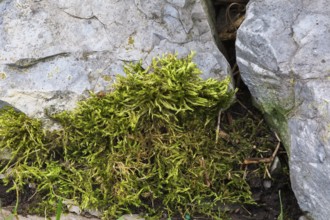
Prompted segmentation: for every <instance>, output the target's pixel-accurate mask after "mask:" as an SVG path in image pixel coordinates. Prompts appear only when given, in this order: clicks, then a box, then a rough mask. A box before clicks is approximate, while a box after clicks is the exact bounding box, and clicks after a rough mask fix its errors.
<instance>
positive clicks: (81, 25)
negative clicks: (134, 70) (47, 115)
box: [0, 0, 229, 117]
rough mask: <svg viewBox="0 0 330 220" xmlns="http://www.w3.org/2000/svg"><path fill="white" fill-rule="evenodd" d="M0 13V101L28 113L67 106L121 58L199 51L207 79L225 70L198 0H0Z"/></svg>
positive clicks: (104, 78) (116, 69) (102, 84)
mask: <svg viewBox="0 0 330 220" xmlns="http://www.w3.org/2000/svg"><path fill="white" fill-rule="evenodd" d="M0 13H1V16H0V51H1V52H0V104H1V103H3V102H6V103H7V104H9V105H12V106H14V107H16V108H17V109H19V110H21V111H23V112H25V113H27V114H28V115H30V116H37V117H43V116H44V108H48V109H49V110H57V111H58V110H62V109H70V108H72V107H73V106H75V103H76V102H77V100H79V99H80V98H81V97H85V96H87V95H88V94H89V91H94V92H98V91H101V90H108V89H109V85H111V82H113V81H114V80H115V74H123V68H122V67H123V65H124V63H126V62H131V61H133V62H134V61H138V60H140V59H142V60H143V61H144V65H145V66H147V65H148V63H150V61H151V59H152V58H153V57H155V56H157V55H161V54H163V53H168V52H172V53H173V52H177V53H178V54H179V55H180V56H185V55H187V54H189V53H190V51H191V50H193V51H196V52H197V55H196V57H195V61H196V62H197V64H198V65H199V67H200V68H201V69H202V71H203V72H204V77H205V78H208V77H218V78H223V77H224V76H227V74H228V72H229V65H228V63H227V61H226V59H225V58H224V56H223V55H222V54H221V53H220V52H219V50H218V49H217V46H216V43H215V40H214V38H213V35H214V31H213V26H212V24H211V23H210V22H209V21H210V20H211V18H210V16H208V7H207V5H206V1H203V0H167V1H164V0H152V1H145V0H143V1H142V0H121V1H118V0H109V1H103V0H95V1H86V0H70V1H66V0H58V1H51V0H20V1H12V0H2V1H0Z"/></svg>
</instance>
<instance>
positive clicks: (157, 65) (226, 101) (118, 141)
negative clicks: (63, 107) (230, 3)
mask: <svg viewBox="0 0 330 220" xmlns="http://www.w3.org/2000/svg"><path fill="white" fill-rule="evenodd" d="M125 72H126V76H125V77H123V76H118V78H117V82H116V83H115V84H114V87H113V88H114V90H113V91H112V92H109V93H107V94H105V95H102V96H98V95H92V97H91V98H89V99H87V100H85V101H82V102H80V103H79V106H78V107H77V108H76V109H75V110H73V111H70V112H68V111H66V112H62V113H59V114H57V115H52V116H51V117H52V118H53V119H54V120H56V121H58V123H60V124H61V125H62V129H61V130H57V131H45V130H44V129H43V128H42V123H41V122H40V121H38V120H37V119H30V118H28V117H26V116H25V115H24V114H23V113H19V112H15V111H14V110H13V109H4V110H2V112H1V114H0V136H1V139H0V149H1V150H10V151H11V152H12V156H11V159H10V160H2V161H1V169H2V171H1V173H2V174H5V176H6V178H5V181H6V182H7V183H11V182H13V183H14V184H13V186H12V188H11V189H12V190H16V191H17V192H18V194H19V193H22V192H23V191H24V189H26V187H27V185H29V184H30V185H33V186H34V187H35V189H34V190H35V194H34V196H33V197H34V200H35V201H36V202H37V203H36V205H35V208H36V209H34V210H35V211H39V212H40V213H44V212H45V211H44V209H45V208H48V213H49V212H50V213H51V214H53V213H54V209H55V208H56V203H57V202H58V201H60V200H63V202H64V203H70V204H75V205H78V206H79V207H81V208H82V209H98V210H100V211H102V213H103V216H104V218H105V219H112V218H115V217H118V216H120V215H122V214H125V213H132V212H134V213H143V214H147V215H148V216H149V217H150V218H152V217H154V218H155V219H159V218H160V217H161V216H164V215H166V216H168V217H170V216H176V215H180V216H185V215H186V214H189V215H192V216H194V215H200V214H202V215H206V216H210V217H213V218H214V219H221V217H222V216H223V212H222V210H221V209H220V207H221V205H223V204H233V203H252V202H253V201H252V199H251V194H250V191H249V187H248V185H247V183H246V182H245V179H244V178H243V172H242V171H241V170H239V169H238V168H239V166H238V163H239V161H240V160H241V159H242V158H241V156H242V152H243V151H244V149H241V150H240V149H237V148H234V147H228V146H229V145H228V140H223V139H220V140H219V141H218V142H217V143H216V142H215V140H216V132H215V131H216V129H215V128H216V126H217V117H218V112H219V110H221V109H226V108H227V107H228V106H229V105H230V103H231V102H232V100H233V96H234V91H232V90H230V89H229V79H226V80H224V81H221V82H219V81H217V80H214V79H208V80H206V81H205V80H202V79H201V78H200V77H199V75H200V70H199V69H198V68H197V67H196V65H195V64H194V63H193V62H192V55H190V56H188V57H186V58H183V59H178V58H177V57H176V56H174V55H166V56H163V57H162V58H159V59H154V60H153V61H152V64H151V66H150V67H149V68H147V69H143V68H142V65H141V63H138V64H130V65H128V66H126V67H125Z"/></svg>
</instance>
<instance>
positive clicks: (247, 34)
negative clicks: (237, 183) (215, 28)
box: [236, 0, 330, 220]
mask: <svg viewBox="0 0 330 220" xmlns="http://www.w3.org/2000/svg"><path fill="white" fill-rule="evenodd" d="M329 13H330V7H329V2H328V1H327V0H292V1H286V0H278V1H273V0H251V1H250V3H249V5H248V8H247V15H246V20H245V21H244V22H243V24H242V26H241V27H240V29H239V31H238V39H237V41H236V50H237V63H238V65H239V68H240V70H241V75H242V78H243V80H244V82H245V83H246V85H247V86H248V88H249V90H250V91H251V94H252V96H253V97H254V99H255V102H256V105H257V106H259V107H260V109H261V110H262V111H263V112H264V113H265V115H266V117H267V119H268V121H269V122H270V123H271V124H272V125H273V127H274V128H275V129H276V130H277V131H278V132H279V133H280V136H281V138H282V141H283V142H284V144H285V146H286V148H287V150H288V152H289V154H290V155H289V157H290V175H291V182H292V188H293V191H294V192H295V195H296V197H297V200H298V203H299V205H300V206H301V208H302V210H304V211H306V212H308V213H309V215H310V216H311V217H312V218H314V219H316V220H327V219H329V216H330V169H329V168H330V142H329V141H330V139H329V138H330V105H329V104H330V103H329V102H330V86H329V85H330V44H329V42H330V16H329Z"/></svg>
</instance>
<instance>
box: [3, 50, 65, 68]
mask: <svg viewBox="0 0 330 220" xmlns="http://www.w3.org/2000/svg"><path fill="white" fill-rule="evenodd" d="M69 55H70V53H68V52H63V53H58V54H53V55H50V56H46V57H41V58H23V59H19V60H17V61H16V62H15V63H7V64H6V65H7V66H9V67H12V68H18V69H24V68H30V67H32V66H34V65H36V64H38V63H40V62H46V61H49V60H53V59H55V58H56V57H67V56H69Z"/></svg>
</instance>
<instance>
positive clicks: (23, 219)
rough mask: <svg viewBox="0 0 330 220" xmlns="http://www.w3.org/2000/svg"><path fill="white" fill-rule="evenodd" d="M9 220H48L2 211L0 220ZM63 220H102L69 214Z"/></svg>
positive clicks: (0, 211) (63, 215) (53, 219)
mask: <svg viewBox="0 0 330 220" xmlns="http://www.w3.org/2000/svg"><path fill="white" fill-rule="evenodd" d="M48 214H49V213H48ZM8 219H18V220H45V219H46V218H45V217H39V216H35V215H27V216H22V215H14V214H12V212H10V211H8V210H6V209H1V210H0V220H8ZM50 219H51V220H55V219H56V217H55V216H53V217H51V218H50ZM136 219H137V218H136ZM61 220H100V219H99V218H93V217H88V218H87V217H84V216H80V215H75V214H72V213H69V214H62V215H61ZM132 220H133V219H132ZM134 220H135V219H134Z"/></svg>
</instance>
